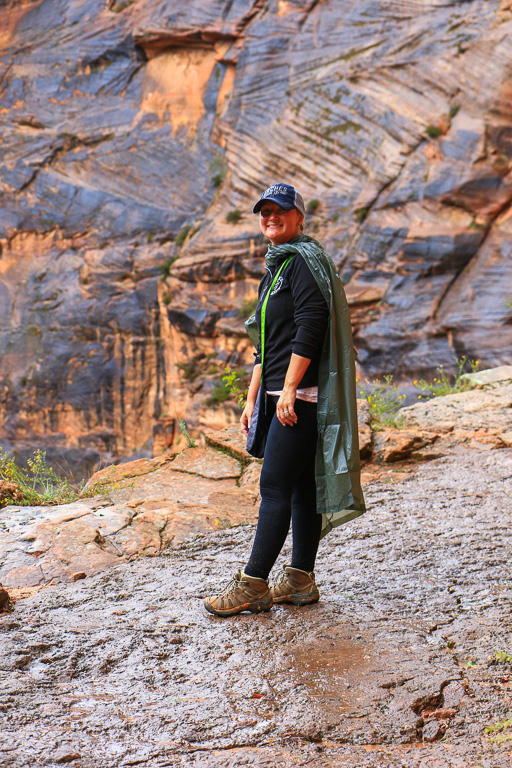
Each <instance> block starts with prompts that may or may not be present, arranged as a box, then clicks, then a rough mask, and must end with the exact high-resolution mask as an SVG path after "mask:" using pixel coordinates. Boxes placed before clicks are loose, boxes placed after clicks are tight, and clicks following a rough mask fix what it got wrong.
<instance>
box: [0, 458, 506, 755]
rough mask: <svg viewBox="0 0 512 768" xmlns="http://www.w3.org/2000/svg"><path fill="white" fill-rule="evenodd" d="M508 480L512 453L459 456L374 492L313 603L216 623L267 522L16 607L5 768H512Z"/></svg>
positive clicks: (343, 538) (4, 621) (340, 543)
mask: <svg viewBox="0 0 512 768" xmlns="http://www.w3.org/2000/svg"><path fill="white" fill-rule="evenodd" d="M511 476H512V450H510V449H508V448H503V449H501V450H493V451H488V450H481V451H478V450H467V449H466V450H463V449H460V450H459V451H456V452H454V453H453V454H452V455H450V456H447V457H443V458H440V459H438V460H436V461H433V462H430V463H428V464H422V465H420V466H419V467H418V468H417V470H416V472H415V473H414V474H413V475H411V476H409V477H407V478H406V479H405V480H398V481H396V482H389V481H378V482H373V483H370V484H369V485H367V486H366V489H365V490H366V497H367V501H368V503H369V511H368V512H367V514H366V515H364V516H363V517H361V518H359V519H358V520H356V521H353V522H351V523H349V524H348V525H346V526H344V527H342V528H341V529H337V530H336V531H334V532H332V533H331V534H329V535H328V536H327V537H326V538H325V539H324V540H323V541H322V542H321V545H320V552H319V558H318V568H317V580H318V583H319V586H320V590H321V600H320V602H319V603H318V604H317V605H314V606H309V607H305V608H295V607H292V606H279V607H274V608H273V609H272V610H271V611H270V613H268V614H264V615H259V616H253V615H252V614H242V615H240V616H238V617H234V618H232V619H227V620H226V619H224V620H223V619H219V618H217V617H213V616H210V615H209V614H207V613H206V612H205V611H204V610H203V608H202V598H203V597H204V596H205V595H206V594H208V593H209V592H210V591H213V590H216V589H217V587H218V586H219V584H221V583H223V582H224V581H225V580H226V579H227V578H228V577H229V576H230V575H232V573H233V572H234V571H235V570H236V569H237V568H238V567H239V566H240V565H241V564H243V563H244V561H245V558H246V556H247V552H248V548H249V546H250V542H251V538H252V533H253V527H252V526H239V527H236V528H233V529H230V530H222V531H215V532H197V533H196V534H194V535H193V536H191V537H190V538H189V540H187V541H183V542H182V543H181V544H180V545H179V546H176V547H175V548H173V549H170V550H167V551H166V552H163V553H161V554H160V555H158V556H156V557H146V558H140V559H138V560H134V561H131V562H123V563H121V564H119V565H117V566H114V567H112V568H110V569H108V570H106V571H104V572H102V573H99V574H96V575H94V576H91V577H89V578H87V579H85V580H79V581H77V582H76V583H67V584H58V585H55V586H50V587H48V588H47V589H45V590H43V591H41V592H39V593H38V594H34V595H32V596H31V597H28V598H26V599H24V600H18V601H17V603H16V606H15V611H14V613H12V614H8V615H2V616H0V632H1V637H2V642H1V646H0V688H1V690H2V700H1V718H2V729H1V732H0V744H1V747H0V765H2V766H6V767H7V766H9V767H11V766H12V767H14V768H33V766H34V765H39V764H42V765H59V764H61V763H66V762H69V764H70V765H73V766H75V765H76V766H77V768H78V767H79V766H84V768H85V767H87V768H111V766H113V765H115V766H133V765H141V766H147V767H148V768H160V766H162V767H163V766H189V765H197V766H203V765H207V766H240V768H241V767H242V766H244V767H245V766H250V765H254V766H269V768H270V766H272V768H274V766H277V765H285V766H295V765H305V764H306V765H308V766H309V765H311V766H314V767H315V768H328V767H329V766H333V767H334V766H339V767H340V768H341V767H342V766H343V767H344V768H364V767H365V766H367V767H368V768H370V767H372V768H373V767H374V766H388V767H389V768H391V767H393V768H395V767H396V768H398V767H400V768H420V767H421V768H427V766H428V768H431V766H439V768H455V767H457V768H468V767H469V766H477V765H478V766H488V767H489V768H498V767H499V768H506V766H508V765H510V764H511V758H510V746H509V742H507V741H504V742H502V743H497V742H491V741H490V740H489V738H488V736H486V734H485V728H486V726H490V725H494V724H496V723H497V722H498V721H504V720H506V719H507V717H509V710H510V695H509V686H510V680H511V674H512V670H511V665H510V663H509V662H508V661H507V660H506V659H505V660H503V658H502V659H501V660H498V658H497V656H496V653H497V652H499V651H507V650H510V643H511V639H512V638H511V630H510V591H511V589H510V588H511V577H512V574H511V570H510V543H511V542H510V532H509V525H508V523H509V518H510V514H511V512H512V499H511V494H510V478H511ZM388 480H389V478H388ZM287 554H289V553H287V552H285V553H284V555H283V562H285V561H286V557H287Z"/></svg>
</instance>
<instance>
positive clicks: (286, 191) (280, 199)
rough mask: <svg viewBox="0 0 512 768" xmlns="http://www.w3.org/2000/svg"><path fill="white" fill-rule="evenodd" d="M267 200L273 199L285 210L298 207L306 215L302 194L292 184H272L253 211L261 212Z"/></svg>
mask: <svg viewBox="0 0 512 768" xmlns="http://www.w3.org/2000/svg"><path fill="white" fill-rule="evenodd" d="M266 200H271V201H272V202H273V203H277V204H278V205H280V206H281V208H282V209H283V210H285V211H291V210H292V208H296V209H297V210H298V211H299V213H302V215H303V216H305V215H306V208H305V206H304V200H303V199H302V195H300V194H299V192H297V190H296V189H295V187H292V185H291V184H272V186H271V187H269V188H268V189H266V190H265V191H264V193H263V194H262V196H261V197H260V199H259V200H258V202H257V203H256V205H255V206H254V208H253V209H252V212H253V213H259V211H260V210H261V207H262V205H263V203H264V202H265V201H266Z"/></svg>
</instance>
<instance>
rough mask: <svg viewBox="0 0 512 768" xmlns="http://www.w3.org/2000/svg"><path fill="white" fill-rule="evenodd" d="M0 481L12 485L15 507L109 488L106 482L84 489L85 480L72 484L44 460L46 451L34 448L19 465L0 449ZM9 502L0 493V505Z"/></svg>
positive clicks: (44, 503)
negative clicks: (75, 484) (16, 490)
mask: <svg viewBox="0 0 512 768" xmlns="http://www.w3.org/2000/svg"><path fill="white" fill-rule="evenodd" d="M0 480H4V481H5V482H7V483H12V484H13V485H15V486H16V488H17V489H18V491H19V493H20V494H21V496H22V498H16V500H15V503H16V504H17V505H19V506H24V507H26V506H53V505H54V504H69V503H70V502H72V501H76V500H77V499H83V498H87V497H89V496H95V495H96V494H97V493H102V492H104V491H105V490H108V489H110V486H111V484H110V483H103V484H99V485H93V486H91V487H90V488H89V490H88V491H87V492H86V491H85V490H84V486H85V483H80V485H78V486H76V487H75V486H73V485H71V483H70V482H69V480H67V478H64V477H60V476H59V475H58V474H57V473H56V472H55V470H54V469H53V467H49V466H48V463H47V461H46V451H41V450H39V449H38V450H37V451H34V453H33V454H32V458H30V459H28V460H27V467H19V466H18V465H17V464H16V462H15V460H14V458H12V457H9V456H8V455H7V453H5V451H4V450H3V449H2V448H0ZM10 503H11V497H10V496H9V495H8V493H7V492H6V493H5V495H3V496H0V508H2V507H4V506H6V505H7V504H10Z"/></svg>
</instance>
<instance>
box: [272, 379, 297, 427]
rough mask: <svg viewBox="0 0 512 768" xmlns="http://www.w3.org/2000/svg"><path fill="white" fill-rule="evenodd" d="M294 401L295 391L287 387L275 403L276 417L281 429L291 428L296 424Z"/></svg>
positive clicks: (295, 397)
mask: <svg viewBox="0 0 512 768" xmlns="http://www.w3.org/2000/svg"><path fill="white" fill-rule="evenodd" d="M296 399H297V389H296V388H294V387H289V388H286V389H284V390H283V393H282V395H281V396H280V398H279V400H278V401H277V405H276V416H277V418H278V419H279V421H280V422H281V424H282V425H283V427H286V426H288V427H293V425H294V424H296V423H297V414H296V413H295V400H296Z"/></svg>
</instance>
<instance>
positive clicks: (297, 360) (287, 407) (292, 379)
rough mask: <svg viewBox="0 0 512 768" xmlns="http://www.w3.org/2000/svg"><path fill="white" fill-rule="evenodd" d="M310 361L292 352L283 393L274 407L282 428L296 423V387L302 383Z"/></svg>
mask: <svg viewBox="0 0 512 768" xmlns="http://www.w3.org/2000/svg"><path fill="white" fill-rule="evenodd" d="M310 363H311V360H310V359H309V358H307V357H301V356H300V355H296V354H295V353H294V352H292V356H291V358H290V363H289V365H288V370H287V371H286V378H285V380H284V387H283V393H282V395H281V397H280V398H279V400H278V401H277V405H276V416H277V418H278V419H279V421H280V422H281V424H282V425H283V427H286V426H288V427H293V425H294V424H296V423H297V414H296V413H295V400H296V399H297V387H298V386H299V384H300V382H301V381H302V377H303V376H304V374H305V373H306V371H307V369H308V367H309V364H310Z"/></svg>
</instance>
